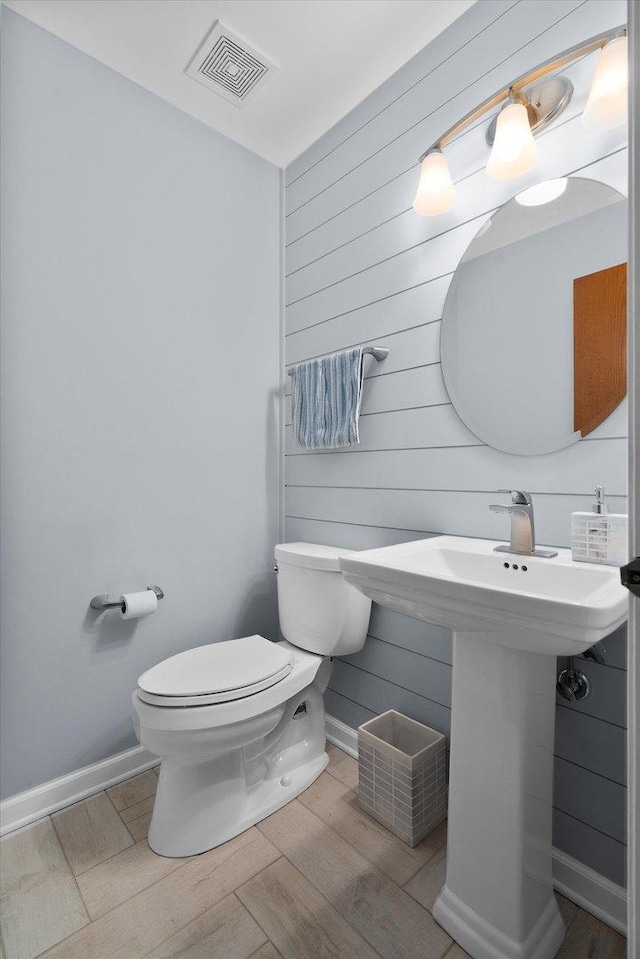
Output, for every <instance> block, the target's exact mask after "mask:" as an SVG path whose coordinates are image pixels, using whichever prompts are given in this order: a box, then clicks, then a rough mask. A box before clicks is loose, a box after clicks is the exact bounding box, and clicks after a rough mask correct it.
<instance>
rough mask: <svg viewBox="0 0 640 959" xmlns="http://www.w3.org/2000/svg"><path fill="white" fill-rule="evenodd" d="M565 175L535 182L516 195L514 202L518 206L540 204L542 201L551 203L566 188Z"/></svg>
mask: <svg viewBox="0 0 640 959" xmlns="http://www.w3.org/2000/svg"><path fill="white" fill-rule="evenodd" d="M567 182H568V181H567V177H566V176H561V177H558V179H557V180H545V181H544V182H543V183H536V185H535V186H530V187H529V189H528V190H523V191H522V193H518V194H517V195H516V203H519V204H520V206H542V205H543V204H544V203H551V201H552V200H557V199H558V197H559V196H562V194H563V193H564V191H565V190H566V189H567Z"/></svg>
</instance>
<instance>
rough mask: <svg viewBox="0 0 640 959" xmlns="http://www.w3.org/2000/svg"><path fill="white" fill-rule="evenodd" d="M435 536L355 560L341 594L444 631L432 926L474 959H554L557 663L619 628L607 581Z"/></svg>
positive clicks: (566, 563)
mask: <svg viewBox="0 0 640 959" xmlns="http://www.w3.org/2000/svg"><path fill="white" fill-rule="evenodd" d="M496 545H497V544H496V543H495V542H494V541H493V540H481V539H466V538H463V537H458V536H436V537H433V538H431V539H425V540H419V541H417V542H412V543H403V544H401V545H398V546H388V547H385V548H383V549H376V550H367V551H364V552H361V553H354V554H353V555H352V556H350V557H348V558H346V557H345V558H343V559H341V560H340V567H341V569H342V572H343V575H344V576H345V578H346V580H347V581H348V582H349V583H351V584H352V585H353V586H355V587H356V588H357V589H359V590H361V592H363V593H364V594H365V595H366V596H368V597H370V598H371V599H372V600H374V601H375V602H377V603H380V604H382V605H384V606H390V607H391V608H392V609H395V610H397V611H398V612H401V613H406V614H407V615H409V616H414V617H416V618H418V619H423V620H426V621H427V622H430V623H435V624H436V625H439V626H445V627H448V628H449V629H451V630H453V677H452V704H451V709H452V714H451V759H450V773H449V826H448V841H447V874H446V881H445V885H444V887H443V889H442V890H441V892H440V895H439V896H438V899H437V901H436V903H435V905H434V907H433V916H434V918H435V919H437V921H438V922H439V923H440V925H442V926H443V927H444V928H445V929H446V930H447V932H448V933H449V934H450V935H451V936H452V937H453V938H454V939H455V940H456V941H457V942H458V943H460V945H461V946H462V947H463V948H464V949H465V950H466V951H467V952H468V953H469V955H470V956H472V957H473V959H551V957H553V956H555V954H556V952H557V950H558V949H559V948H560V945H561V943H562V940H563V938H564V931H565V930H564V924H563V921H562V918H561V916H560V913H559V911H558V906H557V903H556V900H555V897H554V895H553V877H552V869H551V866H552V846H551V812H552V783H553V738H554V708H555V681H556V656H560V655H578V654H579V653H581V652H583V651H584V650H585V649H587V648H588V647H589V646H592V645H593V644H594V643H595V642H597V641H598V640H600V639H602V638H603V637H605V636H607V635H608V634H609V633H611V632H612V631H613V630H614V629H616V628H617V627H618V626H620V625H621V624H622V623H623V622H624V621H625V619H626V616H627V607H628V597H627V593H626V591H625V590H624V588H623V587H622V586H621V585H620V572H619V570H618V569H617V568H615V567H607V566H596V565H593V564H589V563H574V562H573V561H572V560H571V553H570V551H569V550H566V549H564V550H562V549H561V550H559V551H558V555H557V556H554V557H553V558H541V557H535V556H517V555H515V554H514V555H511V554H507V553H496V552H494V547H495V546H496Z"/></svg>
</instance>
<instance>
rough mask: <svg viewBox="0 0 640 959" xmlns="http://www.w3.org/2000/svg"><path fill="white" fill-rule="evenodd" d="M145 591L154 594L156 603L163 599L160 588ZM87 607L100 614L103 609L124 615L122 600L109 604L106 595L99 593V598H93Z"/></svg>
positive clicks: (155, 587) (162, 592) (149, 587)
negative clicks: (118, 611)
mask: <svg viewBox="0 0 640 959" xmlns="http://www.w3.org/2000/svg"><path fill="white" fill-rule="evenodd" d="M147 589H150V590H151V592H152V593H155V594H156V596H157V598H158V601H160V600H161V599H164V590H163V589H161V588H160V586H147ZM89 606H90V607H91V609H97V610H98V612H100V613H102V612H103V611H104V610H105V609H119V610H121V611H122V612H123V613H124V603H123V602H122V600H121V599H116V600H114V601H113V602H110V601H109V594H108V593H101V594H100V596H94V597H93V599H92V600H91V602H90V603H89Z"/></svg>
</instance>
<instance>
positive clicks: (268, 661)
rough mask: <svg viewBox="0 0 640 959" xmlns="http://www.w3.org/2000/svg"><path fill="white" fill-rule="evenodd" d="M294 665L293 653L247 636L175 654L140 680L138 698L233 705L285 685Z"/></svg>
mask: <svg viewBox="0 0 640 959" xmlns="http://www.w3.org/2000/svg"><path fill="white" fill-rule="evenodd" d="M293 662H294V654H293V651H292V650H291V649H288V648H286V647H285V646H284V645H283V644H280V643H271V642H269V640H267V639H265V638H264V637H263V636H257V635H255V636H244V637H242V638H241V639H234V640H231V641H229V642H224V643H210V644H209V645H207V646H198V647H196V648H195V649H189V650H186V651H185V652H183V653H178V654H177V655H176V656H170V657H169V659H165V660H164V661H163V662H161V663H158V665H157V666H153V667H152V668H151V669H149V670H147V672H145V673H143V674H142V676H140V678H139V680H138V690H137V694H138V697H139V698H140V699H141V700H143V701H144V702H146V703H150V704H151V705H153V706H165V707H169V708H171V707H187V706H211V705H215V704H216V703H228V702H232V701H234V700H238V699H244V698H245V697H247V696H253V695H254V694H255V693H259V692H262V691H263V690H265V689H269V688H270V687H271V686H275V685H277V684H278V683H280V682H282V680H283V679H285V678H286V677H287V676H288V675H289V673H290V672H291V670H292V669H293Z"/></svg>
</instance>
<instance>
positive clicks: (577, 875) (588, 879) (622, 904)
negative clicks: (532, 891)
mask: <svg viewBox="0 0 640 959" xmlns="http://www.w3.org/2000/svg"><path fill="white" fill-rule="evenodd" d="M553 885H554V887H555V888H556V889H557V890H558V892H560V893H562V895H563V896H566V897H567V899H571V901H572V902H575V903H576V905H578V906H581V907H582V908H583V909H586V911H587V912H590V913H591V914H592V915H593V916H595V917H596V918H597V919H602V921H603V922H606V924H607V925H608V926H611V927H612V928H613V929H616V930H617V931H618V932H621V933H622V935H623V936H626V934H627V890H626V889H624V888H623V887H622V886H618V885H616V883H615V882H611V880H610V879H606V878H605V877H604V876H601V875H600V873H599V872H595V871H594V870H593V869H590V868H589V867H588V866H585V865H583V863H581V862H578V860H577V859H573V858H572V857H571V856H567V854H566V853H564V852H561V851H560V850H559V849H555V848H554V850H553Z"/></svg>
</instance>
